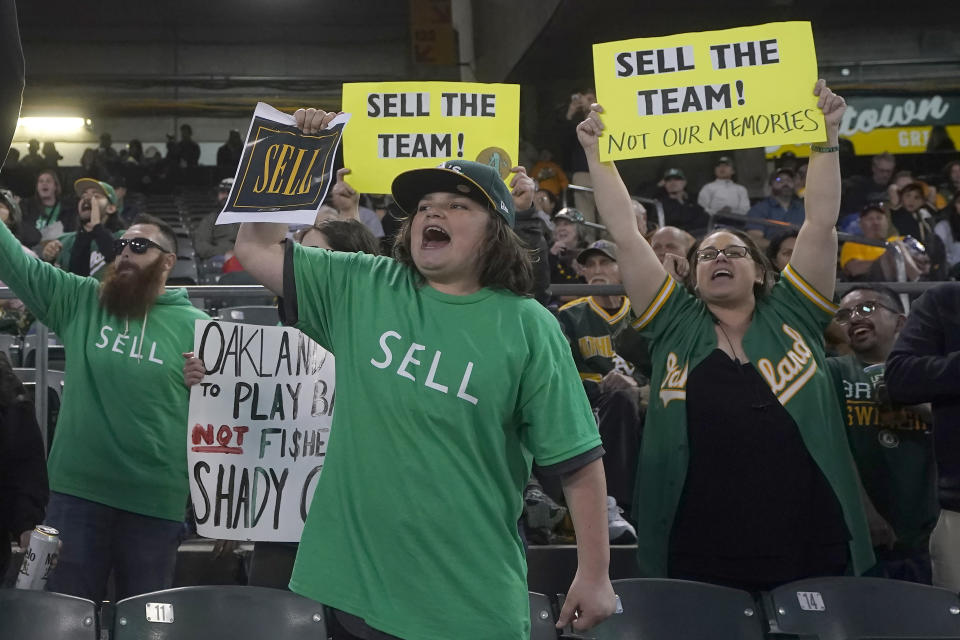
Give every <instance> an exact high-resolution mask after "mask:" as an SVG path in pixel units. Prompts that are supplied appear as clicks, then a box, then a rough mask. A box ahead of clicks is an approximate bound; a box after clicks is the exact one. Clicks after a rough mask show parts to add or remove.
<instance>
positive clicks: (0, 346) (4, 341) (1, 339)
mask: <svg viewBox="0 0 960 640" xmlns="http://www.w3.org/2000/svg"><path fill="white" fill-rule="evenodd" d="M19 345H20V339H19V338H18V337H17V336H15V335H12V334H9V333H0V351H3V352H4V353H5V354H7V356H8V357H9V358H10V363H11V364H12V365H13V366H17V365H18V364H19V363H18V362H17V361H16V360H14V358H17V357H19V349H18V347H19ZM15 352H16V353H15Z"/></svg>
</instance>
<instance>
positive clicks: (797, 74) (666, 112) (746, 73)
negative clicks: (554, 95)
mask: <svg viewBox="0 0 960 640" xmlns="http://www.w3.org/2000/svg"><path fill="white" fill-rule="evenodd" d="M593 68H594V78H595V81H596V85H597V87H596V88H597V100H598V102H599V103H600V104H602V105H603V107H604V113H603V115H602V116H601V117H602V119H603V122H604V124H605V125H606V129H605V131H604V136H603V138H601V144H600V158H601V159H602V160H617V159H621V158H644V157H651V156H665V155H674V154H678V153H696V152H702V151H718V150H724V149H743V148H748V147H763V146H771V145H777V144H800V143H806V142H822V141H823V140H825V139H826V133H825V131H824V123H823V115H822V114H821V112H820V110H819V109H817V98H816V96H814V95H813V87H814V84H815V83H816V80H817V60H816V52H815V50H814V46H813V33H812V32H811V29H810V23H809V22H775V23H771V24H764V25H758V26H755V27H740V28H737V29H725V30H723V31H705V32H701V33H684V34H680V35H675V36H666V37H659V38H637V39H634V40H621V41H618V42H605V43H601V44H595V45H593Z"/></svg>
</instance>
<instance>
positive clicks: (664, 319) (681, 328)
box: [630, 276, 706, 343]
mask: <svg viewBox="0 0 960 640" xmlns="http://www.w3.org/2000/svg"><path fill="white" fill-rule="evenodd" d="M635 311H637V319H636V320H635V321H634V322H633V324H632V325H630V326H632V327H633V328H634V329H635V330H636V331H639V332H641V333H642V334H643V336H644V337H646V338H647V339H648V340H649V341H650V342H651V343H652V342H655V341H660V340H663V339H666V340H670V341H671V342H675V341H677V340H678V339H679V338H678V337H677V336H682V335H684V334H685V333H687V332H688V331H689V330H690V326H691V325H690V324H689V323H688V322H687V321H688V320H689V319H691V318H692V317H696V316H697V314H700V313H705V312H706V306H705V305H704V304H703V303H702V302H701V301H700V300H699V299H698V298H695V297H694V296H693V295H692V294H691V293H690V292H689V291H687V290H686V288H684V286H683V285H682V284H679V283H678V282H677V281H676V280H674V279H673V277H672V276H666V277H665V278H664V280H663V284H662V285H660V289H659V290H658V291H657V295H656V296H655V297H654V298H653V300H652V301H651V302H650V304H649V305H648V306H647V308H646V309H643V310H642V311H640V310H635Z"/></svg>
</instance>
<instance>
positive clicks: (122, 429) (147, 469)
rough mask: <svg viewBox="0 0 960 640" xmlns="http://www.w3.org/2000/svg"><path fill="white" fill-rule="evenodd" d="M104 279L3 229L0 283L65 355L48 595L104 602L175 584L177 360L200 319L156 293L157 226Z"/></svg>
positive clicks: (184, 487)
mask: <svg viewBox="0 0 960 640" xmlns="http://www.w3.org/2000/svg"><path fill="white" fill-rule="evenodd" d="M134 222H135V224H133V225H132V226H131V227H130V228H129V229H128V230H127V231H126V233H124V235H123V238H122V239H119V240H117V241H116V244H115V251H116V254H117V259H116V260H115V261H114V262H113V264H111V265H110V266H109V267H107V273H106V276H105V278H104V281H103V283H100V282H98V281H97V280H95V279H93V278H83V277H80V276H77V275H74V274H71V273H67V272H65V271H63V270H61V269H58V268H56V267H54V266H53V265H51V264H48V263H46V262H43V261H41V260H38V259H36V258H33V257H31V256H28V255H26V254H25V253H24V252H23V251H22V249H21V248H20V243H19V242H18V241H17V239H16V238H14V237H13V235H11V234H10V232H9V231H8V230H7V228H6V227H5V226H3V225H0V279H2V280H3V281H4V282H5V283H7V285H8V286H9V287H10V288H11V289H12V290H13V291H14V292H15V293H16V294H17V296H18V297H19V298H20V299H21V300H22V301H23V302H24V304H26V305H27V308H29V309H30V310H31V311H32V312H33V313H34V314H36V316H37V319H38V320H40V321H41V322H43V323H44V324H45V325H47V326H48V327H49V328H50V329H51V330H53V331H55V332H56V333H57V335H58V336H59V337H60V339H61V340H62V341H63V344H64V348H65V350H66V363H67V364H66V372H65V380H66V383H65V385H64V395H63V404H62V406H61V408H60V415H59V418H58V419H57V429H56V434H55V436H54V440H53V448H52V450H51V451H50V458H49V460H48V465H47V466H48V472H49V476H50V490H51V494H50V502H49V504H48V505H47V517H46V524H48V525H51V526H53V527H54V528H56V529H58V530H59V531H60V537H61V540H62V542H63V549H62V553H61V555H60V562H59V564H58V565H57V568H56V569H55V570H54V571H53V572H52V573H51V575H50V578H49V581H48V582H47V589H48V590H49V591H56V592H59V593H67V594H70V595H74V596H79V597H82V598H87V599H89V600H93V601H94V602H100V601H101V600H102V599H103V598H104V597H105V595H106V586H107V579H108V577H109V575H110V573H111V570H112V571H113V573H114V577H115V579H116V597H117V599H122V598H125V597H128V596H132V595H136V594H139V593H145V592H148V591H156V590H159V589H165V588H168V587H170V586H171V583H172V581H173V568H174V563H175V561H176V553H177V546H178V543H179V539H180V535H181V532H182V530H183V519H184V516H185V511H186V504H187V496H188V476H187V456H186V451H187V450H186V446H185V443H186V437H187V434H186V429H187V388H186V386H185V385H184V383H183V378H182V373H181V368H180V360H181V354H182V353H183V352H185V351H189V350H190V349H191V348H192V346H193V330H194V324H195V321H196V320H198V319H207V315H206V314H205V313H203V312H202V311H200V310H199V309H196V308H194V307H193V305H191V304H190V301H189V300H188V299H187V296H186V292H185V291H184V290H182V289H180V290H174V291H166V290H165V288H164V285H165V283H166V280H167V276H168V275H169V273H170V270H171V269H172V268H173V265H174V263H175V262H176V260H177V252H176V236H175V235H174V233H173V230H172V229H171V228H170V227H169V226H168V225H167V224H166V223H164V222H163V221H162V220H159V219H157V218H153V217H151V216H141V217H139V218H137V219H136V220H135V221H134Z"/></svg>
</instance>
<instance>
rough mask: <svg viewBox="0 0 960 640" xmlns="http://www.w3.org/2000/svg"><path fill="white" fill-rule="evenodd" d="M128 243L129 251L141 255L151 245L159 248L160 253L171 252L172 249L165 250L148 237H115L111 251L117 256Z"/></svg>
mask: <svg viewBox="0 0 960 640" xmlns="http://www.w3.org/2000/svg"><path fill="white" fill-rule="evenodd" d="M128 245H129V246H130V251H133V252H134V253H136V254H137V255H143V254H144V253H146V252H147V250H148V249H150V248H151V247H153V248H154V249H159V250H160V251H161V252H162V253H173V252H172V251H167V250H166V249H164V248H163V247H161V246H160V245H158V244H157V243H156V242H154V241H153V240H150V239H149V238H117V239H116V240H114V241H113V253H114V254H116V255H118V256H119V255H120V254H121V253H123V250H124V249H125V248H126V247H127V246H128Z"/></svg>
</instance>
